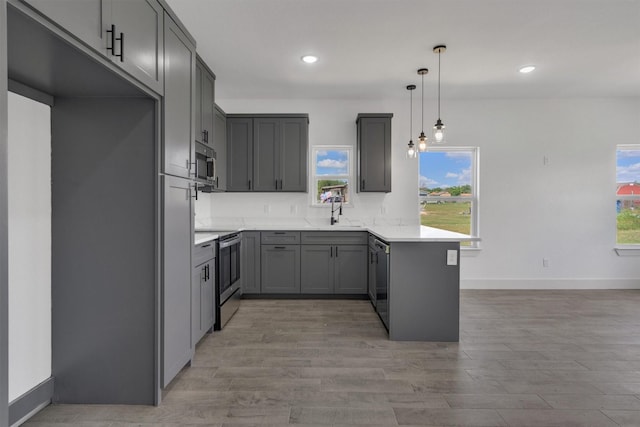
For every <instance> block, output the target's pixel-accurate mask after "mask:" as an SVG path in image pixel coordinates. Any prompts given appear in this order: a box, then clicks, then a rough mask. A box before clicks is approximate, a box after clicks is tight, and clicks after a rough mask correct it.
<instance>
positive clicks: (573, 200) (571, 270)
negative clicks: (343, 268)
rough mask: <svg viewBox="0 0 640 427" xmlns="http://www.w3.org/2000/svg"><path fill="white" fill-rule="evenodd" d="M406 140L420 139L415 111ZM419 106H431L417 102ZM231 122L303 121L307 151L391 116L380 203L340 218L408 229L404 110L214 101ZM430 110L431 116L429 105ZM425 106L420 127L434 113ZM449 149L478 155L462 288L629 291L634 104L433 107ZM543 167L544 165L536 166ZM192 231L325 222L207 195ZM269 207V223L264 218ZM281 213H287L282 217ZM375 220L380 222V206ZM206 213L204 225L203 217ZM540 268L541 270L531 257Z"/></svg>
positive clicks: (638, 135)
mask: <svg viewBox="0 0 640 427" xmlns="http://www.w3.org/2000/svg"><path fill="white" fill-rule="evenodd" d="M414 102H415V104H414V122H413V129H414V131H413V133H414V139H415V135H417V134H418V133H419V130H420V111H419V101H415V100H414ZM425 102H426V103H427V105H429V104H433V102H430V101H427V100H425ZM219 104H220V105H221V106H222V108H223V109H225V111H227V112H230V113H231V112H233V113H264V112H273V113H309V116H310V125H309V140H310V141H309V142H310V145H311V146H314V145H322V144H353V145H354V147H355V141H356V128H355V117H356V115H357V114H358V113H361V112H362V113H364V112H371V113H373V112H375V113H386V112H392V113H394V118H393V144H394V146H393V177H392V185H393V188H392V192H391V193H389V194H386V195H385V194H360V195H357V197H354V208H353V209H350V210H345V218H346V219H348V220H351V221H355V222H357V221H362V222H364V223H371V222H378V221H380V222H381V221H390V222H400V223H412V222H414V223H415V222H417V221H418V198H417V192H418V166H417V164H416V163H412V162H411V161H409V160H407V159H406V158H405V157H404V148H405V146H406V143H407V142H408V137H409V130H408V127H409V118H408V110H409V105H408V100H406V101H405V100H401V99H397V100H387V101H384V100H383V101H375V100H373V101H372V100H362V101H351V100H350V101H345V100H220V101H219ZM431 107H432V106H431ZM431 107H426V108H425V128H428V129H430V127H431V125H432V122H433V121H434V120H433V119H434V117H435V112H434V109H433V108H431ZM442 118H443V121H444V122H445V123H446V124H447V129H448V132H449V133H448V137H447V139H448V142H449V144H450V145H459V146H477V147H480V199H481V201H480V237H481V238H482V243H481V246H482V249H481V250H480V251H474V252H471V251H469V252H466V253H465V254H464V255H463V257H464V258H463V260H462V263H461V274H462V286H463V287H466V288H515V289H518V288H533V289H542V288H640V258H638V257H620V256H617V255H616V253H615V252H614V251H613V248H614V246H615V220H616V218H615V201H616V199H615V146H616V144H633V143H640V99H638V98H615V99H592V98H588V99H520V100H517V99H516V100H512V99H485V100H447V101H446V102H444V101H443V106H442ZM544 156H547V157H548V159H549V162H548V164H547V165H544V164H543V157H544ZM207 200H208V202H203V203H208V205H207V208H208V209H197V212H204V211H208V212H207V213H206V214H202V215H201V214H198V216H197V219H199V220H200V221H204V222H206V221H213V223H218V224H226V223H229V222H232V221H234V220H236V221H238V218H240V219H244V220H247V219H250V220H256V221H261V220H266V221H276V220H279V221H280V222H281V223H283V224H286V223H287V222H293V221H296V220H297V219H299V218H305V217H307V218H309V217H311V218H315V217H321V218H325V217H326V218H327V221H328V213H327V212H326V211H325V210H323V209H318V208H311V207H309V204H310V202H309V196H308V195H307V194H274V193H268V194H259V193H244V194H243V193H235V194H233V193H228V194H214V195H211V196H210V197H209V198H208V199H207ZM264 205H269V206H270V213H268V214H267V213H265V212H264ZM292 206H296V207H297V208H296V209H293V208H292ZM383 206H384V210H385V211H386V214H382V213H381V212H382V207H383ZM207 215H209V217H207V218H205V217H206V216H207ZM543 257H544V258H548V259H549V260H550V266H549V267H547V268H544V267H543V266H542V258H543Z"/></svg>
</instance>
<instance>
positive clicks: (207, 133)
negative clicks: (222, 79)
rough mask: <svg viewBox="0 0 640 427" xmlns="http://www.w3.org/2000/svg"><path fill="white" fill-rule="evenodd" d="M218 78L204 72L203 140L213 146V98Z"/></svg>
mask: <svg viewBox="0 0 640 427" xmlns="http://www.w3.org/2000/svg"><path fill="white" fill-rule="evenodd" d="M215 84H216V79H215V77H213V75H212V74H211V73H209V72H208V71H206V72H203V73H202V129H201V130H202V134H203V140H204V141H203V142H204V143H205V144H207V145H209V146H210V147H212V148H213V136H214V135H213V122H214V119H215V116H214V109H213V98H214V90H215Z"/></svg>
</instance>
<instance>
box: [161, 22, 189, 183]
mask: <svg viewBox="0 0 640 427" xmlns="http://www.w3.org/2000/svg"><path fill="white" fill-rule="evenodd" d="M164 24H165V28H164V30H165V31H164V36H165V40H164V52H165V58H164V59H165V60H164V83H165V84H164V87H165V88H164V97H163V100H162V102H163V107H164V108H163V110H164V111H163V114H164V117H163V118H164V120H163V128H164V141H163V142H164V147H163V151H162V152H163V170H162V171H163V172H164V173H167V174H170V175H175V176H181V177H184V178H189V172H190V170H191V162H192V159H193V157H194V155H193V154H192V151H193V149H194V144H193V142H192V141H193V138H192V136H193V131H192V130H193V127H194V120H195V118H194V117H195V114H194V111H195V96H194V91H195V75H196V74H195V64H196V62H195V61H196V52H195V46H194V45H193V44H192V43H191V41H190V40H189V38H188V37H187V36H186V35H185V34H184V33H183V32H182V30H181V29H180V27H178V25H177V24H176V23H175V22H173V20H172V19H171V17H170V16H169V15H168V14H165V18H164Z"/></svg>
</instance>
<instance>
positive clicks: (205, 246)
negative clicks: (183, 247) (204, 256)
mask: <svg viewBox="0 0 640 427" xmlns="http://www.w3.org/2000/svg"><path fill="white" fill-rule="evenodd" d="M210 246H211V244H208V245H202V246H200V247H201V248H202V249H204V248H208V247H210Z"/></svg>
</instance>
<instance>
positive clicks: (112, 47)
mask: <svg viewBox="0 0 640 427" xmlns="http://www.w3.org/2000/svg"><path fill="white" fill-rule="evenodd" d="M107 34H111V37H110V39H111V47H109V45H108V44H107V51H111V55H115V54H116V51H115V44H116V26H115V25H113V24H111V29H110V30H107Z"/></svg>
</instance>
